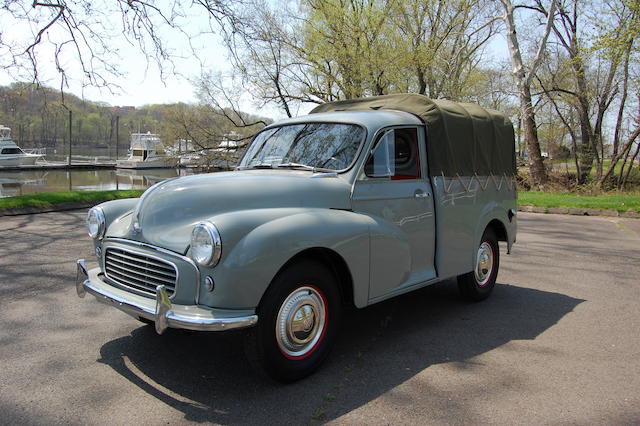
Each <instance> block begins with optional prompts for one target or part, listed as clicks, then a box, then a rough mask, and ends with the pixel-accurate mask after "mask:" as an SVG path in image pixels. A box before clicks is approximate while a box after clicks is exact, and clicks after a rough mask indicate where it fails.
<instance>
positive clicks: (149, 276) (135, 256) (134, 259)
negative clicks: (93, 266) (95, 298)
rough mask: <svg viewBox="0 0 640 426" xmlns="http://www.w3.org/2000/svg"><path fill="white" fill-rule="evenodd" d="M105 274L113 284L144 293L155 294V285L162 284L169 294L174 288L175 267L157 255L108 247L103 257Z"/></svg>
mask: <svg viewBox="0 0 640 426" xmlns="http://www.w3.org/2000/svg"><path fill="white" fill-rule="evenodd" d="M104 264H105V265H104V266H105V275H106V276H107V278H108V279H109V280H111V281H113V282H114V283H115V284H117V285H120V286H122V287H126V288H129V289H132V290H134V291H136V292H139V293H143V294H145V295H149V296H154V297H155V295H156V287H157V286H159V285H164V286H165V287H166V288H167V293H168V294H169V296H171V295H172V294H173V293H174V292H175V289H176V281H177V279H178V272H177V270H176V267H175V266H174V265H173V264H171V263H169V262H166V261H164V260H162V259H159V258H157V257H153V256H148V255H144V254H141V253H137V252H131V251H129V250H124V249H120V248H108V249H107V251H106V253H105V257H104Z"/></svg>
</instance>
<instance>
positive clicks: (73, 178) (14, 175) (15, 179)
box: [0, 169, 198, 198]
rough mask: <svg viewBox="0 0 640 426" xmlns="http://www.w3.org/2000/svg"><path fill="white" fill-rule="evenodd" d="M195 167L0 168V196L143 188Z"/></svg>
mask: <svg viewBox="0 0 640 426" xmlns="http://www.w3.org/2000/svg"><path fill="white" fill-rule="evenodd" d="M196 173H198V170H195V169H149V170H124V169H115V170H105V169H101V170H24V171H23V170H20V171H8V170H7V171H0V198H2V197H13V196H16V195H24V194H32V193H36V192H53V191H62V190H80V191H93V190H110V189H145V188H148V187H150V186H151V185H153V184H155V183H157V182H160V181H163V180H165V179H169V178H172V177H176V176H187V175H192V174H196Z"/></svg>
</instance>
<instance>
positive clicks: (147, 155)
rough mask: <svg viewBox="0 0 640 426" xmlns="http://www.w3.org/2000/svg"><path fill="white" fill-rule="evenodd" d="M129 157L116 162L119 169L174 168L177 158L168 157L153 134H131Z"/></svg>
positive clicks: (158, 138) (157, 137) (156, 136)
mask: <svg viewBox="0 0 640 426" xmlns="http://www.w3.org/2000/svg"><path fill="white" fill-rule="evenodd" d="M130 143H131V146H130V148H129V156H128V157H127V159H126V160H118V161H117V162H116V167H117V168H119V169H159V168H173V167H176V163H177V158H175V157H170V156H168V155H167V154H166V153H165V151H164V146H163V145H162V142H161V141H160V136H158V135H157V134H155V133H150V132H148V133H132V134H131V139H130Z"/></svg>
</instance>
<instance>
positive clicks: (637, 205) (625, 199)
mask: <svg viewBox="0 0 640 426" xmlns="http://www.w3.org/2000/svg"><path fill="white" fill-rule="evenodd" d="M518 204H519V205H521V206H536V207H562V208H568V209H604V210H617V211H620V212H622V211H627V210H632V211H636V212H640V193H628V194H616V193H612V194H604V195H576V194H571V193H568V192H566V193H565V192H535V191H521V192H518Z"/></svg>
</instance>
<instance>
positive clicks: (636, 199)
mask: <svg viewBox="0 0 640 426" xmlns="http://www.w3.org/2000/svg"><path fill="white" fill-rule="evenodd" d="M143 192H144V191H143V190H139V189H131V190H125V191H59V192H42V193H38V194H30V195H20V196H18V197H7V198H0V209H3V208H21V207H47V206H51V205H53V204H60V203H73V202H80V203H84V202H90V203H95V204H98V203H100V202H103V201H108V200H115V199H117V198H134V197H139V196H140V195H142V193H143ZM518 204H519V205H522V206H537V207H562V208H569V209H571V208H577V209H578V208H584V209H605V210H617V211H627V210H633V211H637V212H640V192H637V193H626V194H618V193H611V194H604V195H596V196H593V195H589V196H588V195H576V194H572V193H568V192H567V193H563V192H536V191H521V192H519V193H518Z"/></svg>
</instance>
